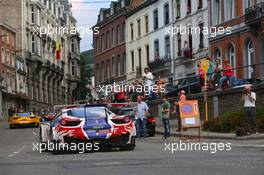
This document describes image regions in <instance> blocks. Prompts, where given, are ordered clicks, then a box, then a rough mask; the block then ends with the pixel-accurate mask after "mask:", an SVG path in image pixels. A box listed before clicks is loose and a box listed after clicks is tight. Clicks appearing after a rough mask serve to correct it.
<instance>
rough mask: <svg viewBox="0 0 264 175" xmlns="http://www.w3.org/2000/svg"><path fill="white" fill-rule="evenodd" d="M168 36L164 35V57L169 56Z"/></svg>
mask: <svg viewBox="0 0 264 175" xmlns="http://www.w3.org/2000/svg"><path fill="white" fill-rule="evenodd" d="M170 55H171V54H170V36H166V37H165V57H166V58H170Z"/></svg>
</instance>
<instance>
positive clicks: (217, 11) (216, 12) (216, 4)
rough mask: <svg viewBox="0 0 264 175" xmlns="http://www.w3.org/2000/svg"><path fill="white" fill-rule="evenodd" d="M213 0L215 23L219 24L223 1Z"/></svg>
mask: <svg viewBox="0 0 264 175" xmlns="http://www.w3.org/2000/svg"><path fill="white" fill-rule="evenodd" d="M213 2H214V4H213V7H214V10H213V14H214V24H215V25H218V24H220V22H221V1H220V0H214V1H213Z"/></svg>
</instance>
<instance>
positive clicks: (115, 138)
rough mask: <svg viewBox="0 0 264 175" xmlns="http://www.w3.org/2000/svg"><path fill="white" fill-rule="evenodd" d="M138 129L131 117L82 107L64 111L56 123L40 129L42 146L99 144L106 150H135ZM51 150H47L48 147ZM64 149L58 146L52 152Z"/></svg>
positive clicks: (93, 106) (104, 107)
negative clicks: (108, 148)
mask: <svg viewBox="0 0 264 175" xmlns="http://www.w3.org/2000/svg"><path fill="white" fill-rule="evenodd" d="M135 136H136V128H135V125H134V123H133V121H132V120H131V119H130V118H129V117H128V116H124V115H123V116H118V115H116V114H114V113H113V112H112V111H110V110H109V109H108V108H106V105H81V106H77V107H67V108H66V109H63V108H62V109H60V110H59V111H58V113H56V115H55V118H54V120H52V121H51V122H49V123H43V124H41V125H40V143H41V144H42V145H45V144H48V143H49V142H51V143H53V144H54V145H59V143H67V144H71V143H87V142H89V143H99V144H100V149H101V148H102V149H103V148H104V147H106V146H107V147H111V148H112V147H118V148H120V150H133V149H134V148H135V146H136V144H135ZM46 148H47V146H46ZM60 150H63V148H61V147H60V145H59V147H58V146H54V148H53V150H52V152H53V153H58V152H60Z"/></svg>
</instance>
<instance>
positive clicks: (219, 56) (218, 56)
mask: <svg viewBox="0 0 264 175" xmlns="http://www.w3.org/2000/svg"><path fill="white" fill-rule="evenodd" d="M213 58H214V59H215V60H216V59H219V61H220V63H221V64H222V53H221V50H220V49H219V48H215V50H214V55H213Z"/></svg>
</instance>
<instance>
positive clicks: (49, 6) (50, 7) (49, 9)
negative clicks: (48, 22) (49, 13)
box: [49, 0, 51, 10]
mask: <svg viewBox="0 0 264 175" xmlns="http://www.w3.org/2000/svg"><path fill="white" fill-rule="evenodd" d="M49 10H51V0H49Z"/></svg>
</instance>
